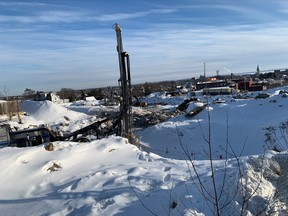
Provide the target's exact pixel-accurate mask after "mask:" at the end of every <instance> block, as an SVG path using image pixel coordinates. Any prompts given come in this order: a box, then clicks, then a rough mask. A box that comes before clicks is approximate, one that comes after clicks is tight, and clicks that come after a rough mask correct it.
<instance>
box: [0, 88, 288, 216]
mask: <svg viewBox="0 0 288 216" xmlns="http://www.w3.org/2000/svg"><path fill="white" fill-rule="evenodd" d="M280 90H282V91H283V90H284V91H286V90H288V89H287V88H285V87H283V88H278V89H272V90H269V91H267V93H268V94H269V95H270V97H268V98H265V99H253V97H255V96H257V94H258V93H253V95H252V98H251V99H245V100H244V99H241V100H240V99H237V100H235V99H232V96H225V98H223V97H222V98H221V102H222V103H212V102H213V100H214V99H216V97H209V98H205V97H202V98H199V99H200V100H202V101H204V102H205V103H207V104H208V105H207V106H206V107H205V109H204V110H203V111H201V112H200V113H199V114H198V115H196V116H193V117H191V116H189V115H185V114H183V115H178V116H176V117H174V118H170V119H168V120H166V121H165V122H162V123H159V124H157V125H154V126H151V127H148V128H145V129H143V130H139V131H137V136H138V137H139V139H140V141H139V143H137V145H131V144H129V143H128V141H127V140H126V139H125V138H121V137H117V136H110V137H107V138H104V139H101V140H93V141H91V142H88V143H76V142H68V141H63V142H60V141H58V142H53V146H54V149H53V151H47V150H46V148H45V147H46V146H47V145H48V143H45V144H43V145H40V146H36V147H27V148H16V147H6V148H1V149H0V158H1V162H0V170H1V174H0V185H1V187H0V215H21V216H22V215H27V216H28V215H29V216H30V215H55V216H56V215H123V216H124V215H131V216H132V215H133V216H134V215H140V216H141V215H143V216H144V215H145V216H146V215H215V214H216V211H217V209H216V208H215V206H216V200H217V203H218V207H219V208H218V210H219V212H220V214H221V215H241V214H242V213H243V212H244V213H243V214H247V215H267V214H269V215H287V213H288V212H287V208H286V206H287V201H288V192H286V191H287V186H288V185H287V184H288V179H287V175H288V173H287V171H286V167H287V165H288V157H287V152H286V151H285V150H286V149H287V141H286V139H287V129H286V128H288V124H287V122H288V117H287V116H288V115H287V114H288V98H287V95H286V94H285V93H281V94H279V93H280ZM190 97H191V96H190V95H189V93H187V94H186V95H182V96H178V97H171V96H166V95H164V94H163V93H157V94H156V93H154V94H152V95H150V96H149V97H147V98H144V99H142V100H143V101H145V102H147V103H148V104H153V105H152V107H148V108H143V113H145V109H150V110H151V109H155V110H157V109H158V110H160V109H162V108H163V107H164V108H165V109H170V110H175V109H176V107H177V106H178V105H179V104H180V103H182V102H183V101H184V100H185V99H188V98H190ZM224 99H225V100H224ZM89 103H90V104H86V103H85V102H78V103H73V104H66V105H61V106H60V105H55V104H52V103H50V102H48V101H45V102H32V101H23V102H22V105H21V106H22V109H23V111H25V112H26V113H27V115H25V116H22V121H23V124H21V125H19V124H18V123H17V117H15V119H13V120H12V121H9V123H10V125H11V126H12V127H13V128H27V127H33V125H40V124H48V125H50V127H51V128H57V129H60V130H62V131H64V132H65V131H66V132H71V131H74V130H77V129H79V128H81V127H83V126H86V125H88V124H90V123H91V122H93V121H95V119H97V117H98V116H97V115H100V113H102V112H113V111H114V112H115V109H116V110H117V109H118V107H117V106H116V107H105V106H103V105H101V103H98V102H97V101H95V103H92V102H91V101H90V102H89ZM157 104H158V105H157ZM159 104H165V105H159ZM133 110H134V111H135V112H138V113H141V109H140V108H134V109H133ZM209 144H210V145H209ZM209 146H210V147H211V148H210V149H209ZM273 149H274V150H281V152H280V153H279V152H278V151H273ZM210 150H211V151H210ZM210 152H211V154H209V153H210ZM210 156H211V157H212V158H213V161H212V166H213V171H214V172H215V173H212V170H211V161H210V160H209V159H210V158H211V157H210ZM213 180H215V181H214V182H213ZM286 182H287V183H286ZM214 183H215V184H214ZM213 185H215V187H216V190H214V189H215V188H214V187H213ZM215 196H216V197H217V198H216V199H215ZM241 210H243V212H241Z"/></svg>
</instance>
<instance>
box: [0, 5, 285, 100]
mask: <svg viewBox="0 0 288 216" xmlns="http://www.w3.org/2000/svg"><path fill="white" fill-rule="evenodd" d="M114 23H119V24H120V25H121V26H122V38H123V46H124V50H125V51H127V52H129V54H130V59H131V76H132V84H133V83H135V84H136V83H142V82H153V81H159V80H177V79H182V78H190V77H198V76H199V75H200V74H203V63H204V62H205V63H206V71H207V72H206V74H207V75H211V76H212V75H215V74H216V71H217V70H219V72H220V74H227V73H231V72H233V73H238V72H246V71H247V72H248V71H256V67H257V64H259V66H260V70H266V69H276V68H285V67H287V66H288V62H287V61H288V60H287V59H288V43H287V39H288V2H287V1H286V0H285V1H281V0H242V1H234V0H230V1H228V0H227V1H225V0H218V1H216V0H201V1H200V0H199V1H197V0H145V1H144V0H121V1H120V0H105V1H104V0H46V1H45V0H38V1H37V0H35V1H30V0H25V1H24V0H22V1H17V0H6V1H5V0H4V1H2V0H0V50H1V55H0V71H1V82H0V92H2V94H3V93H4V88H5V86H6V90H7V89H8V90H9V93H8V94H9V95H17V94H23V92H24V89H25V88H31V89H33V90H36V91H42V90H43V91H50V90H60V89H61V88H73V89H83V88H95V87H106V86H114V85H117V84H118V82H117V81H118V79H119V68H118V56H117V52H116V33H115V31H114V30H113V28H112V26H113V24H114Z"/></svg>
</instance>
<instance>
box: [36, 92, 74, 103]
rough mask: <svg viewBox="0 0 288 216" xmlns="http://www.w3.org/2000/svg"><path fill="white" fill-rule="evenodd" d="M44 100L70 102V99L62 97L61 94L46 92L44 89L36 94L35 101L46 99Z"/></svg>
mask: <svg viewBox="0 0 288 216" xmlns="http://www.w3.org/2000/svg"><path fill="white" fill-rule="evenodd" d="M44 100H49V101H51V102H53V103H68V102H69V99H61V98H60V97H59V95H57V94H55V93H53V92H49V93H45V92H42V91H40V92H39V91H37V93H36V94H35V95H34V101H44Z"/></svg>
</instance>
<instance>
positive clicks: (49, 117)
mask: <svg viewBox="0 0 288 216" xmlns="http://www.w3.org/2000/svg"><path fill="white" fill-rule="evenodd" d="M21 108H22V110H23V111H24V112H26V113H28V115H29V116H31V117H33V118H34V119H35V120H36V121H42V122H45V123H51V122H59V121H61V120H63V119H65V118H66V119H69V120H71V121H76V120H78V119H81V118H86V117H87V115H85V114H83V113H79V112H75V111H72V110H69V109H67V108H64V107H62V106H61V105H58V104H54V103H52V102H51V101H48V100H46V101H22V103H21Z"/></svg>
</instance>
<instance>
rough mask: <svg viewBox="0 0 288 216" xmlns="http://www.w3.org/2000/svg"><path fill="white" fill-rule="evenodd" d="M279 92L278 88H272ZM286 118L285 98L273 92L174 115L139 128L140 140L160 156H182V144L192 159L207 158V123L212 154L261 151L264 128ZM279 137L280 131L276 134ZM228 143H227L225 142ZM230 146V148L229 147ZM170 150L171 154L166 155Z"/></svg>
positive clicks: (218, 155)
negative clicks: (150, 125)
mask: <svg viewBox="0 0 288 216" xmlns="http://www.w3.org/2000/svg"><path fill="white" fill-rule="evenodd" d="M276 92H279V91H276ZM287 121H288V98H286V97H283V95H279V94H274V95H272V96H271V97H268V98H266V99H257V100H255V99H249V100H227V101H226V102H225V103H221V104H213V103H209V106H207V107H206V109H205V110H204V111H202V112H201V113H200V114H199V115H197V116H195V117H189V116H178V117H175V118H172V119H169V120H168V121H166V122H163V123H161V124H158V125H155V126H152V127H150V128H147V129H145V130H143V131H142V132H140V137H141V142H142V144H143V145H145V146H148V147H149V148H150V149H151V151H153V152H155V153H158V154H160V155H162V156H164V157H172V158H175V152H177V156H176V158H177V159H186V158H185V157H183V155H184V153H183V149H182V147H181V146H183V147H184V148H185V149H186V150H187V151H188V152H189V154H191V155H193V157H194V158H196V159H208V154H207V151H208V150H207V147H208V144H207V140H209V126H210V130H211V132H210V135H211V139H210V140H211V144H212V146H213V152H214V154H213V155H214V158H215V159H218V158H219V157H220V155H221V156H224V155H226V153H227V154H228V157H231V156H233V154H234V153H233V152H232V149H233V150H234V151H235V153H236V155H237V156H240V155H246V156H247V155H253V154H262V153H264V150H265V149H266V147H267V145H265V139H266V137H265V133H266V128H267V127H270V126H273V127H278V126H279V125H281V124H282V123H283V122H284V123H285V122H287ZM159 137H161V142H159ZM279 137H281V135H279ZM227 144H229V145H227ZM230 146H231V147H232V149H231V147H230ZM170 153H171V154H172V155H170Z"/></svg>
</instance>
